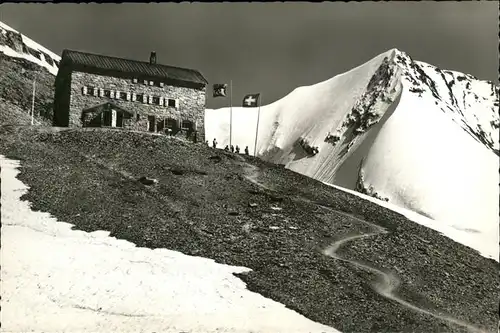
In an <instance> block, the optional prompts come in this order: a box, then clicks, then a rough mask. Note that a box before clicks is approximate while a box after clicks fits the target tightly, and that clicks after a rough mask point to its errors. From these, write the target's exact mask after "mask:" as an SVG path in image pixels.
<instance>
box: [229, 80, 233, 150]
mask: <svg viewBox="0 0 500 333" xmlns="http://www.w3.org/2000/svg"><path fill="white" fill-rule="evenodd" d="M229 89H230V95H229V146H230V147H231V143H232V137H233V80H230V81H229Z"/></svg>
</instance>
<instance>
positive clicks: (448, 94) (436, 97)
mask: <svg viewBox="0 0 500 333" xmlns="http://www.w3.org/2000/svg"><path fill="white" fill-rule="evenodd" d="M395 63H396V64H397V65H398V67H399V68H401V70H402V77H401V79H402V80H401V81H402V84H403V86H404V87H405V89H406V90H408V91H409V92H412V93H414V94H416V95H417V96H418V97H419V98H428V99H432V100H433V101H434V104H435V105H436V106H438V108H439V110H441V111H442V112H444V113H445V114H447V115H448V116H449V117H450V118H451V119H452V120H453V121H454V122H455V123H457V124H458V125H459V126H460V127H462V128H463V129H464V130H465V131H466V132H467V133H469V134H470V135H472V136H473V137H474V138H475V139H476V140H478V141H479V142H481V143H483V144H484V145H485V146H487V147H488V148H489V149H491V150H493V151H494V152H495V153H496V154H497V155H498V153H499V136H498V133H499V131H498V130H499V125H500V120H499V114H498V107H499V105H498V101H499V87H498V86H497V85H495V84H494V83H493V82H491V81H483V80H479V79H477V78H476V77H474V76H473V75H470V74H464V73H460V72H457V71H451V70H443V69H440V68H438V67H435V66H433V65H430V64H427V63H425V62H421V61H414V60H413V59H412V58H411V57H410V56H408V55H407V54H406V53H404V52H401V51H400V52H397V54H396V55H395Z"/></svg>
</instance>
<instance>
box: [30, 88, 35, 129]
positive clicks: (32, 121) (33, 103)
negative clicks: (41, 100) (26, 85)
mask: <svg viewBox="0 0 500 333" xmlns="http://www.w3.org/2000/svg"><path fill="white" fill-rule="evenodd" d="M35 89H36V78H34V79H33V99H32V101H31V125H33V124H34V123H35Z"/></svg>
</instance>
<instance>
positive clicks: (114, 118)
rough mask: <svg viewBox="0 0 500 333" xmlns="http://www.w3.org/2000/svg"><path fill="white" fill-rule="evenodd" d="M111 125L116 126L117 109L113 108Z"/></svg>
mask: <svg viewBox="0 0 500 333" xmlns="http://www.w3.org/2000/svg"><path fill="white" fill-rule="evenodd" d="M111 127H116V110H115V109H111Z"/></svg>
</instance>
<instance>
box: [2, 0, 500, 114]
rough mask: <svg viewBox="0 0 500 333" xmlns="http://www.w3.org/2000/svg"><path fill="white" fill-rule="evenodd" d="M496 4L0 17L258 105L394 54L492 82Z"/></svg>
mask: <svg viewBox="0 0 500 333" xmlns="http://www.w3.org/2000/svg"><path fill="white" fill-rule="evenodd" d="M498 16H499V13H498V5H497V3H496V2H495V1H492V2H484V1H479V2H478V1H474V2H453V1H450V2H448V1H446V2H437V1H424V2H392V3H391V2H324V3H307V2H288V3H278V2H276V3H180V4H178V3H160V4H154V3H150V4H145V3H144V4H141V3H136V4H29V3H25V4H15V3H14V4H13V3H10V4H2V5H0V21H2V22H4V23H6V24H8V25H9V26H11V27H12V28H14V29H16V30H18V31H19V32H21V33H23V34H25V35H27V36H28V37H30V38H31V39H33V40H35V41H37V42H38V43H40V44H42V45H43V46H45V47H47V48H48V49H50V50H52V51H53V52H55V53H58V54H61V53H62V50H63V49H74V50H80V51H86V52H91V53H99V54H106V55H111V56H117V57H123V58H128V59H135V60H143V61H148V60H149V55H150V52H151V51H155V52H156V53H157V62H158V63H161V64H165V65H173V66H179V67H187V68H194V69H197V70H199V71H200V72H201V73H203V75H204V76H205V77H206V78H207V80H208V82H209V83H210V86H209V87H208V88H207V108H218V107H224V106H228V105H229V103H230V98H229V96H228V98H217V99H214V98H212V87H211V85H212V84H214V83H227V84H229V83H230V82H231V81H232V87H233V93H232V100H233V105H235V106H241V103H242V99H243V97H244V95H246V94H250V93H261V94H262V95H261V97H262V104H269V103H271V102H274V101H276V100H278V99H280V98H282V97H284V96H285V95H287V94H288V93H290V92H291V91H292V90H293V89H295V88H297V87H299V86H304V85H311V84H315V83H318V82H321V81H324V80H327V79H329V78H331V77H333V76H335V75H337V74H341V73H343V72H346V71H348V70H350V69H352V68H353V67H356V66H358V65H361V64H363V63H364V62H366V61H368V60H370V59H372V58H373V57H375V56H376V55H378V54H380V53H383V52H385V51H387V50H389V49H392V48H398V49H399V50H401V51H404V52H406V53H407V54H409V55H410V56H411V57H412V58H413V59H415V60H420V61H424V62H427V63H430V64H433V65H435V66H438V67H440V68H444V69H450V70H456V71H460V72H464V73H468V74H472V75H474V76H476V77H478V78H480V79H484V80H491V81H493V82H496V83H498V59H499V57H498V27H499V24H498Z"/></svg>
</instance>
